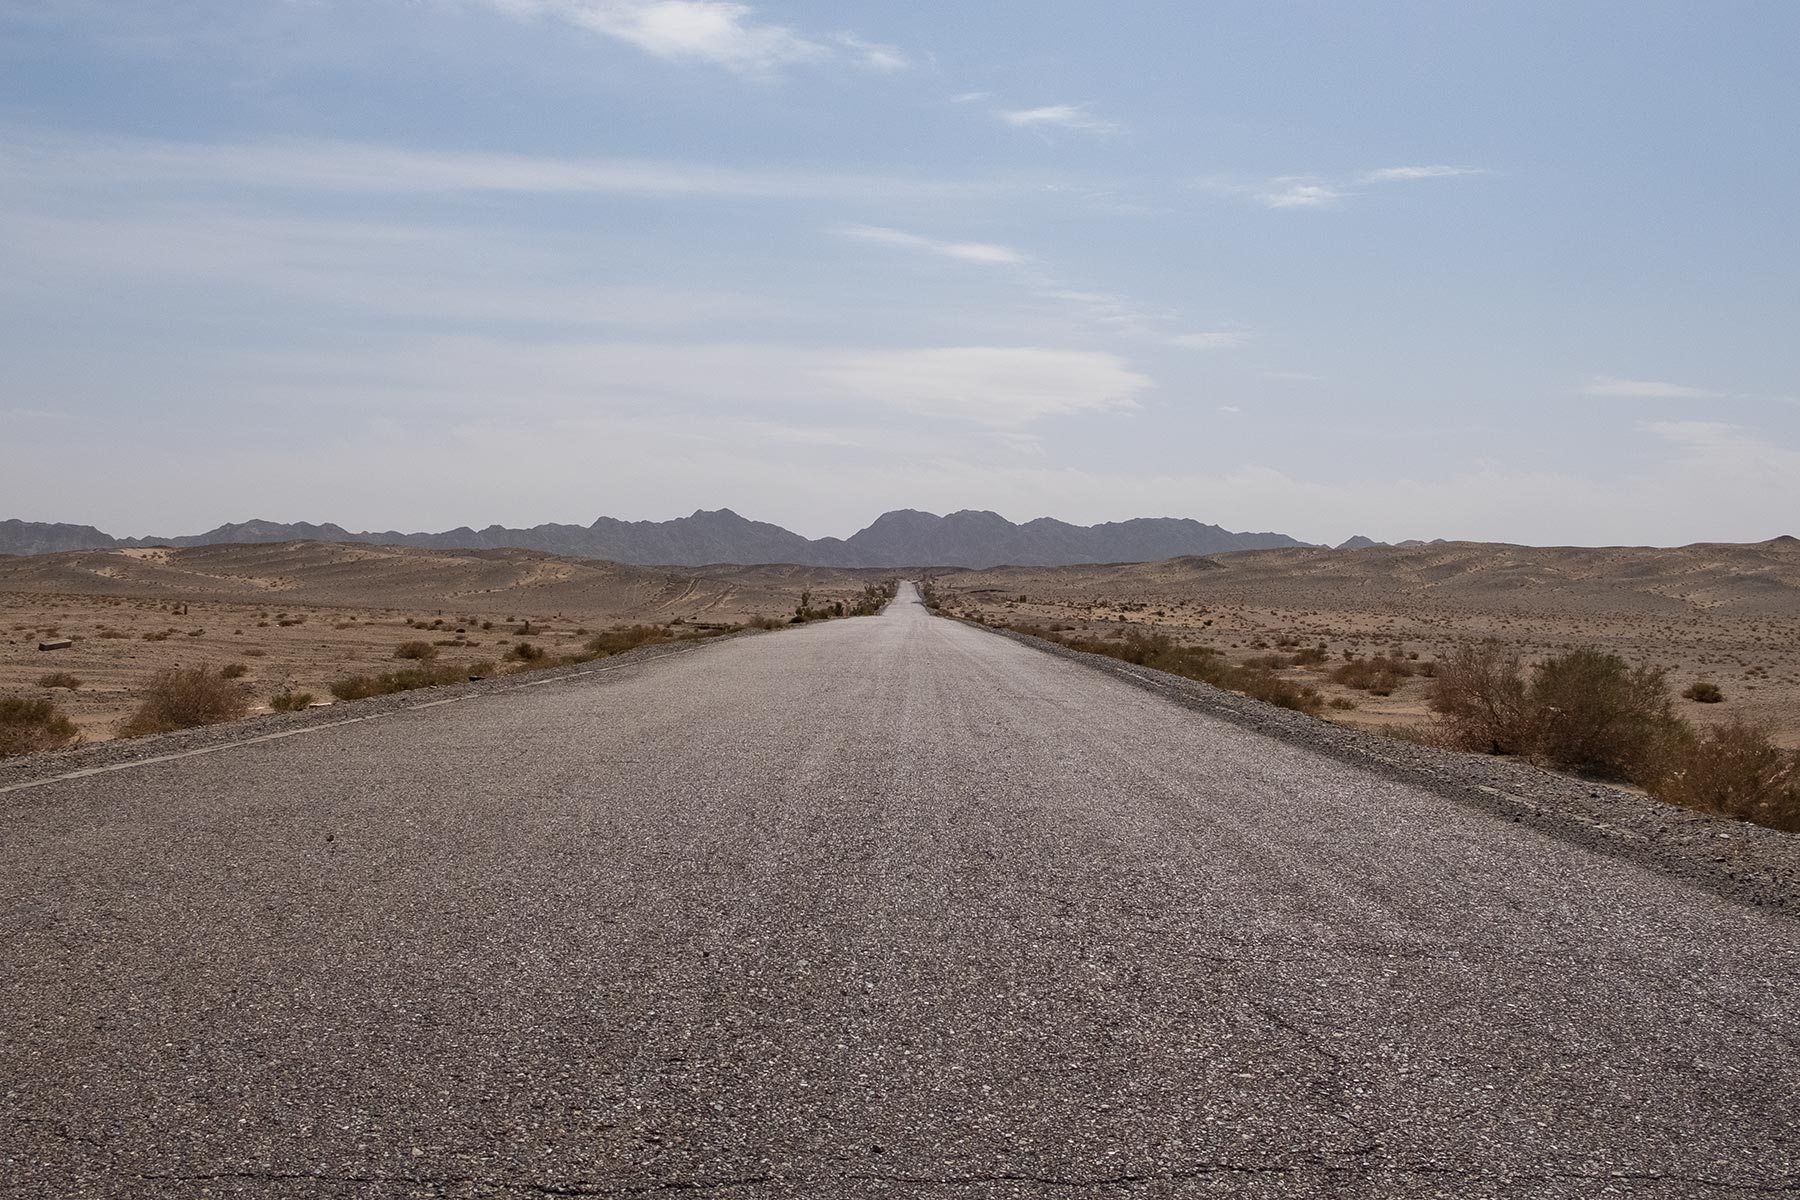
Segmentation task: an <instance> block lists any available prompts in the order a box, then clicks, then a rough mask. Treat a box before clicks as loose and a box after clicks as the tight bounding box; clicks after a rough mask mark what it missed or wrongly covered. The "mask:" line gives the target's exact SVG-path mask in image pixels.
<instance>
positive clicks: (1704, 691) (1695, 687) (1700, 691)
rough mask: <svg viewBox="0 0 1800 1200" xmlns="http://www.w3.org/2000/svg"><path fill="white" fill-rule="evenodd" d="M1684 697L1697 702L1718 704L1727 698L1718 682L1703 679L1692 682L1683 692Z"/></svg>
mask: <svg viewBox="0 0 1800 1200" xmlns="http://www.w3.org/2000/svg"><path fill="white" fill-rule="evenodd" d="M1681 694H1682V696H1683V698H1685V699H1688V700H1692V701H1693V702H1694V703H1696V704H1717V703H1719V701H1721V700H1723V699H1725V693H1724V691H1722V690H1721V689H1720V687H1719V685H1718V684H1716V683H1712V682H1710V681H1708V680H1705V679H1702V680H1701V681H1700V682H1698V683H1690V684H1688V686H1687V690H1685V691H1684V692H1682V693H1681Z"/></svg>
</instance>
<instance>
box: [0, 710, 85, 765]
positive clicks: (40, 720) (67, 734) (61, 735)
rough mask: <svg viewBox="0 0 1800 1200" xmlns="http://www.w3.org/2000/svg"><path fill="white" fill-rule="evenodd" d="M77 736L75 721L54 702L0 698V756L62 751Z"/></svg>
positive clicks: (8, 756)
mask: <svg viewBox="0 0 1800 1200" xmlns="http://www.w3.org/2000/svg"><path fill="white" fill-rule="evenodd" d="M77 737H79V733H78V732H77V730H76V728H75V722H73V721H71V720H69V718H68V717H66V716H64V715H63V713H62V710H61V709H59V708H57V707H56V704H55V702H54V701H51V700H27V699H24V698H22V697H17V696H4V697H0V758H10V757H12V756H14V755H17V754H36V753H38V752H40V751H43V750H61V749H63V748H64V747H65V746H69V745H71V744H73V743H74V742H75V740H76V739H77Z"/></svg>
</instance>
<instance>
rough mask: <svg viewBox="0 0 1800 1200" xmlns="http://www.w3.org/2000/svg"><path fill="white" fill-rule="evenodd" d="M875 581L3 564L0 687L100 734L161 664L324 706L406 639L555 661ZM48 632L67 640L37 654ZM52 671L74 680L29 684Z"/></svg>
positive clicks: (380, 560)
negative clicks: (220, 673)
mask: <svg viewBox="0 0 1800 1200" xmlns="http://www.w3.org/2000/svg"><path fill="white" fill-rule="evenodd" d="M887 574H891V573H884V572H879V571H860V572H859V571H850V570H835V569H831V568H813V567H782V566H777V567H711V568H700V569H687V568H645V567H631V566H622V565H620V564H616V563H608V562H599V561H593V560H585V559H573V558H562V557H558V556H555V555H549V554H542V553H538V552H535V551H526V550H478V551H447V552H446V551H427V550H414V549H405V548H391V547H374V546H358V545H342V544H327V543H320V542H297V543H296V542H290V543H280V544H274V545H254V546H202V547H194V548H191V549H176V550H167V549H129V550H97V551H77V552H72V553H65V554H52V555H43V556H38V557H3V556H0V696H27V697H34V698H43V697H51V698H54V699H55V701H56V702H57V704H58V705H59V706H60V707H61V709H62V710H63V711H64V712H65V713H66V714H67V715H68V716H69V717H70V718H71V719H72V720H73V721H74V722H75V723H76V725H77V726H78V727H79V728H80V730H81V735H82V738H83V739H84V740H85V741H90V742H92V741H103V740H106V739H108V738H110V737H112V736H113V731H114V728H115V726H116V725H117V724H118V722H119V721H120V720H121V719H122V718H123V717H124V716H125V715H126V714H128V713H129V712H130V711H131V710H132V709H133V708H134V707H135V706H136V704H137V702H138V698H139V689H141V687H142V686H143V684H144V682H145V681H146V680H147V679H148V678H149V676H150V675H151V674H152V673H153V672H155V671H157V670H159V669H161V668H164V667H168V666H199V665H204V666H209V667H215V668H216V667H226V666H230V665H233V664H236V665H240V666H242V667H243V668H245V671H244V673H243V674H242V675H241V676H240V678H241V680H242V682H243V685H244V686H246V687H247V688H249V689H250V692H251V694H252V695H253V696H254V697H255V698H256V701H257V704H258V706H259V707H257V708H254V709H253V711H265V710H266V709H267V701H268V698H269V697H270V696H271V695H274V694H275V693H277V692H281V691H284V690H292V691H304V692H311V693H313V694H315V695H316V696H317V697H318V698H319V700H320V702H325V701H328V700H329V699H330V694H329V692H328V691H327V690H326V689H327V685H328V684H329V682H330V681H331V680H333V679H336V678H338V677H341V676H343V675H347V674H353V673H357V672H375V671H387V670H393V669H395V668H398V667H403V666H406V665H408V664H407V663H405V662H403V661H399V660H396V659H395V657H394V651H395V649H396V648H397V647H398V646H399V645H401V644H402V643H406V642H413V641H421V640H423V641H428V642H431V643H432V644H433V649H434V650H435V651H436V654H437V659H436V661H437V662H439V663H445V664H460V663H466V664H469V665H471V666H473V665H475V664H477V663H484V662H485V663H489V664H501V666H500V669H505V665H504V664H505V656H506V653H507V651H508V650H509V649H510V648H511V647H512V646H513V645H514V644H515V643H516V642H517V641H519V640H528V641H530V642H531V643H533V644H534V645H537V646H539V647H541V648H543V649H544V650H545V651H547V652H549V653H550V654H553V655H560V654H566V653H571V652H574V651H576V650H579V649H580V648H581V646H582V643H583V642H584V641H585V640H586V638H587V637H588V636H589V635H591V634H593V633H596V632H598V631H600V630H602V629H606V628H609V627H612V626H616V625H633V624H665V623H669V622H676V623H677V624H676V629H678V630H679V629H683V628H685V629H692V628H694V627H695V626H701V627H705V626H717V625H734V624H740V623H743V622H745V621H748V620H750V619H751V618H754V617H758V616H763V617H771V618H776V619H781V618H785V617H786V616H787V615H788V614H790V613H792V612H793V610H794V608H795V606H796V605H797V604H798V603H799V601H800V598H801V596H802V594H803V593H807V592H810V593H811V596H812V603H813V604H814V605H815V606H817V605H829V604H830V603H831V602H832V601H834V600H838V599H845V598H848V597H849V596H851V595H854V594H856V593H858V592H860V591H861V590H862V588H863V586H864V585H865V584H866V583H869V582H872V581H875V580H876V579H878V578H885V577H886V575H887ZM61 638H67V639H71V640H72V641H73V643H74V644H73V645H72V646H70V647H69V648H68V649H62V650H50V651H43V650H39V649H38V646H39V644H40V643H42V642H45V641H50V640H55V639H61ZM55 674H65V675H71V676H73V677H74V678H75V679H76V680H78V681H79V686H77V687H75V688H73V689H70V688H67V687H51V688H46V687H43V686H40V681H43V680H45V679H46V677H48V676H51V675H55Z"/></svg>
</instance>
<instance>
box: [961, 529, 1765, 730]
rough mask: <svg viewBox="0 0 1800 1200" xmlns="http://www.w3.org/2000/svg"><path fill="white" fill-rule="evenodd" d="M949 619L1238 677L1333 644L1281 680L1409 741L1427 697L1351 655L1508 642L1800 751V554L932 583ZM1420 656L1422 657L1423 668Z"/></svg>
mask: <svg viewBox="0 0 1800 1200" xmlns="http://www.w3.org/2000/svg"><path fill="white" fill-rule="evenodd" d="M933 583H934V586H935V587H936V590H937V592H938V594H939V595H940V596H941V597H942V599H943V601H944V604H945V608H946V610H948V611H952V612H956V613H960V614H962V615H966V616H970V617H977V618H981V619H983V620H987V621H999V622H1002V623H1017V624H1030V625H1038V626H1043V627H1048V628H1054V627H1056V626H1062V627H1064V628H1065V629H1068V630H1083V631H1087V632H1089V633H1093V634H1096V635H1101V636H1105V635H1113V636H1123V635H1124V634H1125V633H1126V632H1127V631H1129V630H1132V629H1140V630H1141V629H1155V630H1158V631H1161V632H1167V633H1169V634H1170V635H1172V636H1174V637H1175V638H1177V639H1178V640H1180V641H1182V642H1185V643H1189V644H1196V645H1205V646H1210V647H1212V648H1214V649H1215V650H1217V651H1219V652H1220V653H1222V654H1224V655H1225V656H1227V657H1228V658H1230V659H1231V660H1232V661H1234V662H1240V663H1241V662H1244V661H1245V660H1248V659H1253V658H1259V657H1267V656H1269V655H1271V654H1285V655H1292V653H1293V652H1294V651H1295V650H1296V649H1298V648H1303V647H1317V646H1320V645H1323V646H1324V648H1325V651H1326V659H1325V661H1324V662H1323V663H1321V664H1315V665H1311V666H1294V667H1290V668H1287V669H1285V670H1284V672H1283V673H1284V674H1286V675H1288V676H1289V677H1291V678H1294V679H1296V680H1304V681H1305V682H1307V683H1309V684H1311V685H1312V686H1314V687H1317V688H1318V689H1319V690H1320V691H1321V692H1322V693H1324V694H1325V695H1326V697H1327V698H1328V699H1330V700H1334V701H1336V702H1337V703H1338V704H1340V705H1354V707H1348V708H1347V707H1328V708H1327V709H1326V710H1325V715H1326V716H1328V717H1329V718H1331V719H1332V720H1336V721H1341V722H1344V723H1346V724H1353V725H1362V726H1373V727H1382V726H1396V725H1409V724H1415V723H1418V722H1420V721H1423V720H1424V719H1426V717H1427V716H1428V710H1427V705H1426V700H1427V697H1428V695H1429V692H1430V688H1431V682H1430V680H1429V679H1428V678H1425V677H1424V675H1423V674H1422V673H1421V674H1416V675H1414V676H1413V677H1411V678H1406V679H1402V680H1400V681H1399V684H1400V686H1398V687H1397V688H1396V689H1395V690H1394V692H1393V693H1392V694H1391V695H1387V696H1377V695H1372V694H1370V693H1368V692H1366V691H1360V690H1356V689H1353V688H1348V687H1343V686H1340V685H1338V684H1335V683H1333V682H1331V681H1330V679H1329V677H1328V675H1329V672H1330V671H1331V670H1332V669H1333V668H1335V667H1338V666H1341V665H1342V664H1343V662H1344V661H1345V658H1346V655H1363V656H1373V655H1381V654H1390V653H1393V654H1397V655H1398V656H1399V657H1401V658H1402V659H1404V660H1406V661H1408V662H1412V663H1415V664H1422V663H1428V662H1430V661H1431V660H1433V659H1435V658H1437V657H1439V656H1442V655H1444V654H1446V653H1448V652H1450V651H1451V650H1453V649H1454V648H1455V647H1456V646H1457V645H1459V644H1461V643H1466V642H1470V641H1480V640H1482V639H1486V638H1497V639H1499V640H1500V641H1502V642H1505V643H1506V644H1508V645H1510V646H1512V647H1515V648H1516V649H1517V650H1518V651H1519V652H1520V653H1521V654H1522V655H1524V656H1525V657H1526V659H1527V660H1528V661H1531V660H1538V659H1542V658H1543V657H1545V656H1547V655H1551V654H1555V653H1559V652H1561V651H1564V650H1567V649H1571V648H1573V647H1576V646H1582V645H1592V646H1596V647H1598V648H1600V649H1603V650H1609V651H1612V652H1614V653H1617V654H1619V655H1620V656H1622V657H1623V658H1625V659H1626V660H1628V661H1630V662H1632V663H1634V664H1640V663H1641V664H1651V665H1655V666H1659V667H1663V668H1666V669H1667V670H1668V672H1669V681H1670V683H1671V685H1672V687H1673V688H1674V690H1675V691H1676V692H1677V693H1679V692H1681V691H1682V690H1684V689H1686V688H1687V687H1688V686H1689V685H1690V684H1692V683H1695V682H1698V681H1703V680H1704V681H1710V682H1712V683H1715V684H1717V685H1718V687H1719V688H1720V690H1721V691H1722V692H1723V693H1724V697H1725V698H1724V700H1723V701H1722V702H1720V703H1713V704H1701V703H1696V702H1693V701H1689V700H1685V699H1684V700H1681V701H1679V704H1680V709H1681V712H1682V714H1683V715H1684V716H1687V717H1690V718H1692V719H1694V720H1696V721H1700V722H1709V721H1717V720H1721V719H1723V718H1725V717H1727V716H1730V715H1733V714H1736V715H1741V716H1744V717H1748V718H1751V719H1754V720H1757V721H1760V722H1763V723H1765V724H1766V725H1768V726H1769V727H1770V729H1771V730H1772V732H1773V734H1774V736H1775V739H1776V740H1777V741H1778V742H1780V743H1782V744H1783V745H1787V746H1800V540H1796V539H1794V538H1791V537H1784V538H1776V539H1774V540H1772V541H1768V542H1760V543H1753V544H1744V545H1735V544H1704V545H1694V546H1684V547H1679V548H1673V549H1655V548H1636V547H1619V548H1600V549H1590V548H1570V547H1551V548H1540V547H1528V546H1513V545H1498V544H1489V543H1470V542H1457V543H1438V544H1433V545H1428V546H1409V547H1375V548H1371V549H1365V550H1323V549H1299V550H1291V549H1290V550H1252V551H1240V552H1236V553H1230V554H1219V555H1212V556H1209V557H1205V558H1177V559H1170V560H1168V561H1165V562H1158V563H1124V564H1115V565H1106V566H1078V567H1032V568H1020V567H1009V568H1001V569H997V570H986V571H957V572H939V573H937V574H936V575H935V576H934V578H933ZM1415 656H1416V657H1415Z"/></svg>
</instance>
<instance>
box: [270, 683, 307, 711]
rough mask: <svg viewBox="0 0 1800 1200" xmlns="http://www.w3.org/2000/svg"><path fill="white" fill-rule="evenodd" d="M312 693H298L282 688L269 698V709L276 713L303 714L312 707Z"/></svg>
mask: <svg viewBox="0 0 1800 1200" xmlns="http://www.w3.org/2000/svg"><path fill="white" fill-rule="evenodd" d="M312 702H313V694H312V693H311V692H296V691H294V690H293V689H292V688H282V689H281V690H280V691H279V692H276V693H275V694H274V695H273V696H270V697H269V707H270V708H272V709H274V710H275V711H276V712H301V711H304V710H305V709H307V708H310V707H311V706H312Z"/></svg>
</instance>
